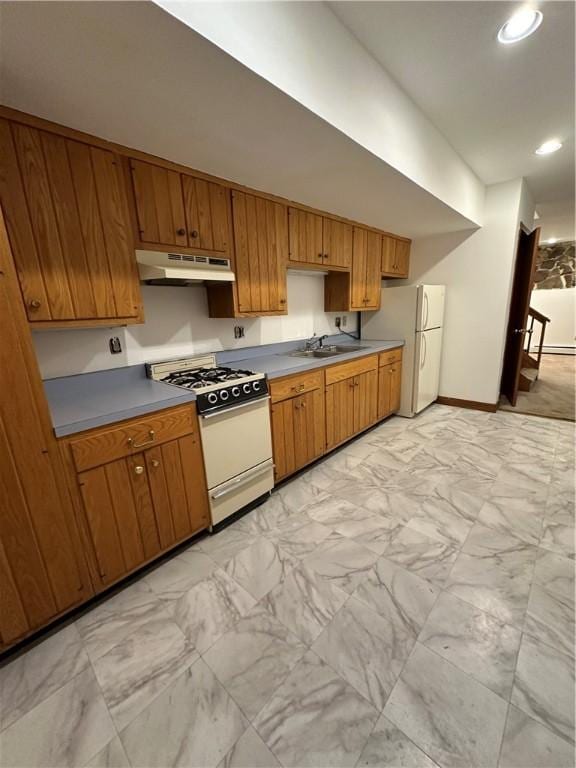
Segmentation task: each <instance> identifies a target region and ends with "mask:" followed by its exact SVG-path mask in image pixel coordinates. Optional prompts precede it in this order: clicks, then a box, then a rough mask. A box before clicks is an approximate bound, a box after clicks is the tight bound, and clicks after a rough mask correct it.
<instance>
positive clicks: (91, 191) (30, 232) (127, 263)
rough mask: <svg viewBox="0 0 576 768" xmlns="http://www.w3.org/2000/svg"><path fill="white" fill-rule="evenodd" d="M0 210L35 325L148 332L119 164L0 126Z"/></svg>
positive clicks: (97, 151)
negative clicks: (128, 327)
mask: <svg viewBox="0 0 576 768" xmlns="http://www.w3.org/2000/svg"><path fill="white" fill-rule="evenodd" d="M0 202H1V203H2V207H3V209H4V212H5V217H6V224H7V228H8V234H9V238H10V243H11V246H12V252H13V255H14V260H15V263H16V268H17V272H18V278H19V281H20V288H21V292H22V296H23V299H24V303H25V305H26V312H27V315H28V319H29V320H30V321H31V322H33V323H37V324H38V325H41V324H44V325H46V326H47V325H51V326H52V325H74V324H77V325H91V324H126V323H134V322H142V319H143V318H142V302H141V296H140V286H139V280H138V271H137V268H136V260H135V256H134V245H133V240H132V236H131V230H130V223H129V216H128V210H127V205H126V200H125V195H124V186H123V179H122V171H121V166H120V160H119V158H118V157H117V155H115V154H114V153H113V152H110V151H108V150H105V149H101V148H100V147H96V146H92V145H90V144H86V143H83V142H81V141H75V140H71V139H68V138H64V137H63V136H60V135H58V134H56V133H52V132H49V131H43V130H38V129H36V128H32V127H29V126H27V125H22V124H20V123H17V122H11V121H8V120H3V119H2V120H0Z"/></svg>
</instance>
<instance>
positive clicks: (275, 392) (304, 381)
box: [270, 371, 324, 403]
mask: <svg viewBox="0 0 576 768" xmlns="http://www.w3.org/2000/svg"><path fill="white" fill-rule="evenodd" d="M322 386H324V371H310V373H301V374H298V375H297V376H289V377H287V378H285V379H277V380H276V381H271V382H270V397H271V399H272V402H273V403H278V402H280V400H286V399H287V398H289V397H294V396H295V395H301V394H302V393H303V392H311V391H312V390H313V389H320V388H321V387H322Z"/></svg>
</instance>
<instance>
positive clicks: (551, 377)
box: [499, 355, 576, 421]
mask: <svg viewBox="0 0 576 768" xmlns="http://www.w3.org/2000/svg"><path fill="white" fill-rule="evenodd" d="M575 374H576V355H542V361H541V363H540V373H539V376H538V380H537V381H536V383H535V384H533V385H532V389H531V390H530V392H519V393H518V400H517V402H516V407H515V408H513V407H512V406H511V405H510V403H509V402H508V400H507V399H506V398H505V397H502V398H501V399H500V404H499V407H500V408H501V409H502V410H504V411H513V412H514V413H529V414H532V415H535V416H549V417H553V418H556V419H569V420H570V421H574V410H575Z"/></svg>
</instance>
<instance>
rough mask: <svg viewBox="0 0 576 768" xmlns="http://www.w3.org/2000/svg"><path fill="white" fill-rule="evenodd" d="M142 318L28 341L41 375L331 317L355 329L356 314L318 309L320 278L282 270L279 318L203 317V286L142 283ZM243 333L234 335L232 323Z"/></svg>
mask: <svg viewBox="0 0 576 768" xmlns="http://www.w3.org/2000/svg"><path fill="white" fill-rule="evenodd" d="M142 294H143V298H144V312H145V316H146V322H145V323H144V324H143V325H133V326H128V327H126V328H90V329H82V330H58V331H36V332H35V333H34V343H35V346H36V353H37V355H38V361H39V363H40V370H41V372H42V377H43V378H54V377H56V376H67V375H71V374H75V373H84V372H87V371H98V370H104V369H107V368H117V367H119V366H124V365H135V364H136V363H143V362H148V361H151V362H153V361H156V360H162V359H165V358H170V357H177V356H179V355H191V354H198V353H202V352H212V351H218V350H222V349H236V348H240V347H249V346H256V345H258V344H272V343H274V342H279V341H290V340H293V339H305V338H308V337H309V336H312V334H313V333H317V334H318V335H320V334H323V333H337V331H336V327H335V325H334V318H335V317H336V316H337V315H340V316H343V317H344V316H345V317H346V318H347V325H346V330H347V331H350V332H352V331H354V330H356V328H357V322H356V314H355V313H352V314H345V313H342V312H339V313H329V314H326V313H325V312H324V278H323V277H322V275H320V274H312V273H306V274H301V273H295V272H292V271H289V272H288V308H289V314H288V315H285V316H280V317H262V318H254V319H248V318H238V319H235V320H232V319H230V320H224V319H221V320H218V319H210V318H209V317H208V307H207V302H206V290H205V289H204V288H203V287H202V286H190V287H181V288H172V287H160V286H143V287H142ZM235 325H243V326H244V329H245V337H244V338H243V339H239V340H236V339H234V326H235ZM111 336H118V337H119V338H120V340H121V342H122V348H123V353H122V354H119V355H111V354H110V352H109V349H108V340H109V339H110V337H111Z"/></svg>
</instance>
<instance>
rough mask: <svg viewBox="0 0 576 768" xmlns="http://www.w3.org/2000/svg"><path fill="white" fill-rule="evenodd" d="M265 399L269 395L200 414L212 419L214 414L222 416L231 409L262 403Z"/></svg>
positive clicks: (267, 398) (268, 397)
mask: <svg viewBox="0 0 576 768" xmlns="http://www.w3.org/2000/svg"><path fill="white" fill-rule="evenodd" d="M265 400H270V395H266V396H265V397H258V398H256V399H255V400H249V401H248V402H247V403H240V405H233V406H232V407H231V408H221V409H220V410H219V411H215V412H214V413H202V414H200V415H201V416H202V418H203V419H204V420H206V419H212V418H214V416H223V415H224V414H226V413H232V411H239V410H240V408H248V406H249V405H256V403H263V402H264V401H265Z"/></svg>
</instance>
